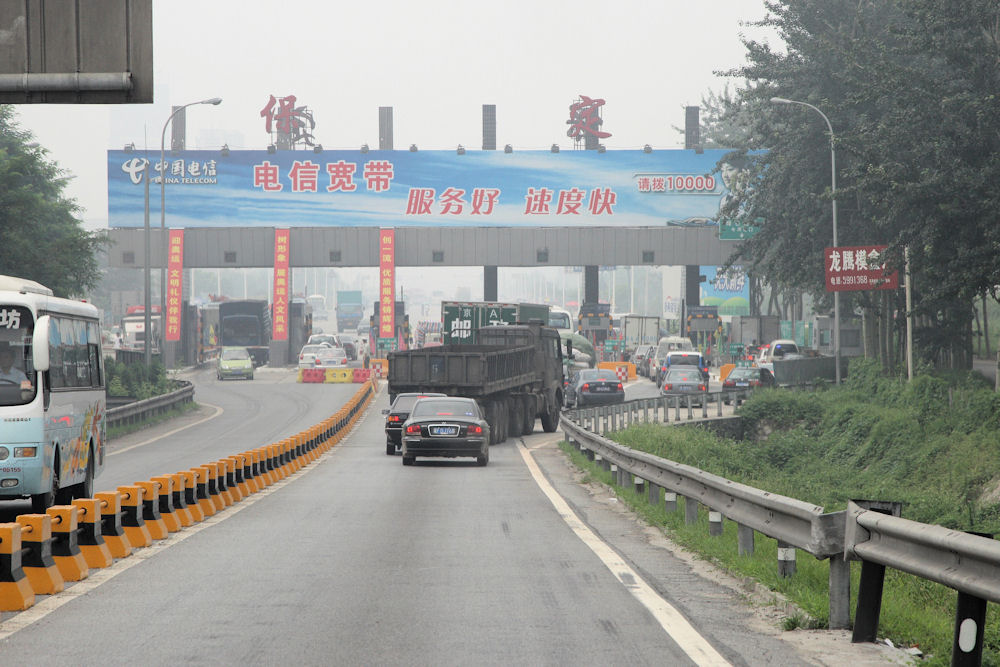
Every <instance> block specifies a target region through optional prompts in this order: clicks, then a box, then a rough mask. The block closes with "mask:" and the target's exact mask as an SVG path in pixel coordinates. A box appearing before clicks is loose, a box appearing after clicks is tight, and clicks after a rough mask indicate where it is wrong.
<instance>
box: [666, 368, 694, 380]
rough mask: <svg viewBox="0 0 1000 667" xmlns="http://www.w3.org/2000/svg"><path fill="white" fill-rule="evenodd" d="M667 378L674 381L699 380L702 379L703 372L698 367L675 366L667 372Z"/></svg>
mask: <svg viewBox="0 0 1000 667" xmlns="http://www.w3.org/2000/svg"><path fill="white" fill-rule="evenodd" d="M667 379H668V380H671V381H674V382H683V381H685V380H691V381H698V380H701V373H700V372H699V371H698V369H697V368H675V369H673V370H672V371H670V372H668V373H667Z"/></svg>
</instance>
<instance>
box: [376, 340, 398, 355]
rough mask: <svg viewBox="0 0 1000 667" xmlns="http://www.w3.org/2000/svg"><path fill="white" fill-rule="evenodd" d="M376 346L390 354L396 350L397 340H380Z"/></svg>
mask: <svg viewBox="0 0 1000 667" xmlns="http://www.w3.org/2000/svg"><path fill="white" fill-rule="evenodd" d="M375 346H376V347H377V348H378V349H379V350H387V351H389V352H391V351H393V350H395V349H396V339H395V338H379V339H378V342H377V343H376V344H375Z"/></svg>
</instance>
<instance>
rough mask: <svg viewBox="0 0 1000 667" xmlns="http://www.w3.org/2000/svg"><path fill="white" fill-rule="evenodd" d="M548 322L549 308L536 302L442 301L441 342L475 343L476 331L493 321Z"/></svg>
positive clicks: (498, 322)
mask: <svg viewBox="0 0 1000 667" xmlns="http://www.w3.org/2000/svg"><path fill="white" fill-rule="evenodd" d="M532 320H539V321H540V322H541V323H542V324H548V322H549V307H548V306H546V305H544V304H539V303H498V302H494V301H442V302H441V341H442V342H443V343H445V344H449V343H460V344H472V343H478V342H479V341H478V340H477V339H476V332H477V331H478V330H479V329H481V328H482V327H488V326H492V325H496V324H518V323H527V322H530V321H532Z"/></svg>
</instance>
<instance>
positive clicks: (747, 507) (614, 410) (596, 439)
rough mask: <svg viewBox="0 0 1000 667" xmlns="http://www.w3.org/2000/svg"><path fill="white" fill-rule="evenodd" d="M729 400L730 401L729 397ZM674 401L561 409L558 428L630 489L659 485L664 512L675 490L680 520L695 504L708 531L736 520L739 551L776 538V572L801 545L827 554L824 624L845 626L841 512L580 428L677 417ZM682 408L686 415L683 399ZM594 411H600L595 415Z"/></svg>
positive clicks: (654, 492) (786, 569) (694, 513)
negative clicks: (704, 513)
mask: <svg viewBox="0 0 1000 667" xmlns="http://www.w3.org/2000/svg"><path fill="white" fill-rule="evenodd" d="M717 398H719V399H721V398H722V394H718V395H717ZM733 398H734V400H735V398H736V397H735V396H734V397H733ZM671 399H675V400H671ZM680 402H681V401H680V397H676V396H674V397H667V396H665V397H662V398H658V399H640V400H637V401H629V402H627V403H622V404H619V405H615V406H606V407H604V408H589V409H587V410H580V411H576V410H572V411H567V412H565V413H563V419H562V429H563V432H564V433H565V434H566V439H567V440H568V441H569V442H570V443H572V444H574V445H576V446H577V447H578V448H579V449H580V451H581V452H583V453H585V454H586V456H587V458H589V459H591V460H593V461H597V462H600V463H601V465H602V466H603V467H605V469H610V468H611V466H612V465H613V466H614V467H615V472H616V474H617V475H618V481H619V485H620V486H627V487H630V486H631V485H632V480H631V478H632V477H634V478H635V482H634V483H635V484H636V487H637V488H640V487H642V486H644V485H645V482H648V483H649V491H648V497H649V498H650V499H651V500H652V501H653V502H655V503H656V504H659V502H660V500H659V498H660V489H663V490H664V492H665V493H664V502H665V503H666V506H667V509H668V510H675V509H677V496H680V497H681V498H683V499H684V511H685V521H686V522H687V523H695V522H696V521H697V520H698V506H699V504H701V505H704V506H705V507H707V508H708V510H709V525H710V526H711V532H712V534H721V533H722V518H723V517H728V518H729V519H730V520H732V521H735V522H736V523H737V525H738V528H737V536H738V538H737V539H738V544H739V551H740V553H741V554H744V553H745V554H750V553H753V550H754V531H756V532H759V533H761V534H763V535H765V536H767V537H770V538H773V539H775V540H777V541H778V561H779V563H778V568H779V572H781V573H782V574H785V575H788V574H791V573H793V572H794V559H795V555H794V549H801V550H802V551H805V552H807V553H810V554H812V555H813V556H815V557H816V558H819V559H829V560H830V578H829V581H830V606H829V610H830V627H832V628H846V627H848V624H849V622H850V602H851V599H850V580H851V577H850V574H851V572H850V564H849V563H848V562H847V561H846V560H845V559H844V555H843V554H844V514H845V513H844V512H842V511H841V512H833V513H824V512H823V508H822V507H819V506H817V505H812V504H809V503H805V502H802V501H800V500H795V499H794V498H788V497H785V496H780V495H777V494H774V493H769V492H767V491H763V490H761V489H755V488H753V487H751V486H747V485H745V484H740V483H738V482H733V481H730V480H728V479H725V478H723V477H719V476H718V475H713V474H711V473H708V472H705V471H703V470H699V469H698V468H694V467H692V466H687V465H684V464H681V463H676V462H674V461H670V460H667V459H664V458H661V457H659V456H654V455H652V454H647V453H645V452H638V451H635V450H633V449H631V448H629V447H625V446H623V445H619V444H618V443H616V442H613V441H611V440H609V439H607V438H605V437H604V436H603V435H599V434H598V433H595V432H593V431H591V430H588V428H586V427H585V426H584V423H585V422H587V421H589V422H590V423H591V424H594V425H595V428H602V427H605V428H606V427H607V426H609V425H611V424H617V423H620V421H619V420H621V421H624V422H632V423H636V422H640V421H641V422H649V421H651V420H650V419H649V417H650V413H649V410H650V409H652V417H653V419H652V421H659V420H657V419H656V417H657V415H658V413H659V412H660V411H662V414H664V417H665V418H666V417H667V416H668V415H669V411H670V407H673V408H674V411H675V414H677V415H679V414H680V407H679V406H680ZM671 403H672V404H673V405H672V406H671ZM716 403H717V404H718V406H719V407H718V410H717V413H718V414H719V415H721V414H722V400H717V401H716ZM707 405H708V401H705V403H704V405H703V406H702V411H703V412H707ZM687 408H688V413H689V415H690V413H691V405H690V403H689V404H688V406H687ZM600 412H604V413H605V414H604V415H600V414H599V413H600ZM640 416H641V417H642V419H640ZM609 418H610V420H609ZM609 421H610V424H609ZM664 421H666V419H664ZM640 480H642V481H640ZM713 524H715V525H713ZM790 549H791V550H792V551H791V552H789V550H790Z"/></svg>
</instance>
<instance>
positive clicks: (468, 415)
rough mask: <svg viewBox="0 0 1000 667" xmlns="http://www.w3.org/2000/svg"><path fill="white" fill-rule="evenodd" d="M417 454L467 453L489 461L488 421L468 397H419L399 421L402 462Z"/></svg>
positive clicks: (408, 462) (481, 462) (479, 461)
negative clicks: (401, 436) (405, 417)
mask: <svg viewBox="0 0 1000 667" xmlns="http://www.w3.org/2000/svg"><path fill="white" fill-rule="evenodd" d="M418 456H443V457H447V458H455V457H459V456H471V457H474V458H475V459H476V463H477V464H478V465H481V466H484V465H486V464H487V463H489V462H490V425H489V424H488V423H487V422H486V420H485V419H483V414H482V412H481V411H480V409H479V404H478V403H476V402H475V401H474V400H472V399H471V398H456V397H453V396H446V397H442V398H421V399H418V400H417V402H416V403H415V404H414V405H413V409H412V410H411V411H410V418H409V419H407V420H406V422H405V423H404V424H403V465H404V466H408V465H413V462H414V461H415V460H416V459H417V457H418Z"/></svg>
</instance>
